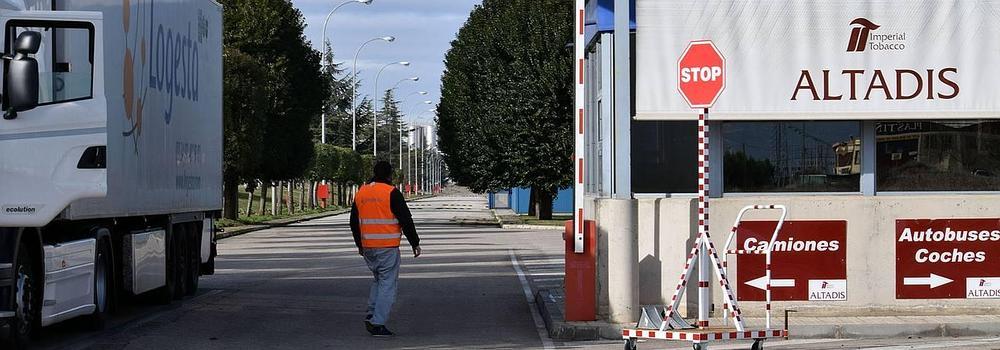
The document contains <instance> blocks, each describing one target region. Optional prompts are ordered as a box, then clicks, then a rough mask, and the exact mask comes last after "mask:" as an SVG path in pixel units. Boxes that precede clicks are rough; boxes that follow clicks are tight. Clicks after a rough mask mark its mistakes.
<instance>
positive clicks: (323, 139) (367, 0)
mask: <svg viewBox="0 0 1000 350" xmlns="http://www.w3.org/2000/svg"><path fill="white" fill-rule="evenodd" d="M372 1H373V0H347V1H344V2H342V3H340V5H337V7H334V8H333V10H330V13H328V14H327V15H326V19H325V20H323V41H322V43H323V47H322V50H323V52H322V53H320V62H322V64H323V65H324V66H326V45H327V43H326V26H327V25H328V24H330V18H331V17H333V13H334V12H337V10H338V9H340V8H341V7H344V5H347V4H351V3H357V4H364V5H370V4H371V3H372ZM324 102H325V101H324ZM319 123H320V136H319V138H320V142H321V143H326V108H323V114H321V115H320V121H319Z"/></svg>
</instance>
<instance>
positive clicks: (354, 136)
mask: <svg viewBox="0 0 1000 350" xmlns="http://www.w3.org/2000/svg"><path fill="white" fill-rule="evenodd" d="M376 40H382V41H385V42H387V43H391V42H393V40H396V38H394V37H391V36H384V37H381V38H374V39H371V40H368V41H366V42H364V43H363V44H361V46H359V47H358V50H357V51H355V52H354V65H353V68H352V69H351V149H353V150H355V151H356V150H358V55H360V54H361V49H363V48H365V46H366V45H368V43H371V42H373V41H376Z"/></svg>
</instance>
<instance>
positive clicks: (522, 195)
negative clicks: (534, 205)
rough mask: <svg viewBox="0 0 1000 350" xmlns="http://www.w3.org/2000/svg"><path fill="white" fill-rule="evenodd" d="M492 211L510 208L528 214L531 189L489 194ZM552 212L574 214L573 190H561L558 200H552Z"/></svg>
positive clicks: (515, 189) (557, 195) (557, 196)
mask: <svg viewBox="0 0 1000 350" xmlns="http://www.w3.org/2000/svg"><path fill="white" fill-rule="evenodd" d="M488 199H489V205H490V209H507V208H510V209H512V210H514V212H515V213H518V214H527V213H528V204H529V202H530V200H531V189H530V188H514V189H511V190H510V191H502V192H495V193H490V194H489V198H488ZM552 212H553V213H556V214H571V213H573V189H572V188H564V189H562V190H559V193H558V194H556V198H555V199H553V200H552Z"/></svg>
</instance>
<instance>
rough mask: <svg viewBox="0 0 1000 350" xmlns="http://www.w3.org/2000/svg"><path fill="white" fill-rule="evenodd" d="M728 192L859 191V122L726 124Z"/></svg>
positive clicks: (724, 171) (725, 162)
mask: <svg viewBox="0 0 1000 350" xmlns="http://www.w3.org/2000/svg"><path fill="white" fill-rule="evenodd" d="M722 134H723V147H724V149H725V152H724V154H723V157H724V158H723V185H724V189H725V191H726V192H728V193H739V192H746V193H762V192H764V193H767V192H860V191H861V182H860V179H861V153H862V152H861V150H862V149H861V146H862V144H861V123H860V122H856V121H828V122H827V121H806V122H727V123H723V126H722Z"/></svg>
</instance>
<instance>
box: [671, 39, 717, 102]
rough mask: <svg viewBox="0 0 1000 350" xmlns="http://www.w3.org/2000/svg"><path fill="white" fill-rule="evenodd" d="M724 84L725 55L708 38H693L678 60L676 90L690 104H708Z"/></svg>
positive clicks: (714, 98) (715, 97)
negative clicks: (698, 39) (699, 39)
mask: <svg viewBox="0 0 1000 350" xmlns="http://www.w3.org/2000/svg"><path fill="white" fill-rule="evenodd" d="M725 88H726V59H725V58H724V57H722V53H720V52H719V49H718V48H716V47H715V44H713V43H712V42H711V41H708V40H701V41H692V42H691V43H690V44H688V47H687V49H685V50H684V54H682V55H681V58H680V60H678V61H677V91H680V93H681V96H684V100H686V101H687V103H688V105H690V106H691V108H710V107H712V105H713V104H715V100H716V99H718V98H719V95H720V94H722V90H723V89H725Z"/></svg>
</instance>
